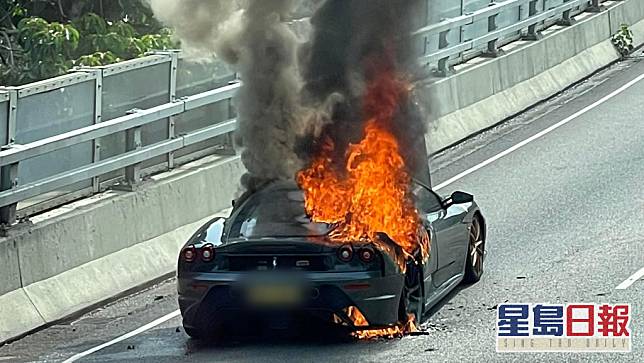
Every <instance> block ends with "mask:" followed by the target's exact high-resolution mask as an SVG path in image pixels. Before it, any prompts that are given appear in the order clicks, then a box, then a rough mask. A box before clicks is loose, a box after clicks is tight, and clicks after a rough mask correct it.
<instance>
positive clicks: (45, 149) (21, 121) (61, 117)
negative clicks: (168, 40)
mask: <svg viewBox="0 0 644 363" xmlns="http://www.w3.org/2000/svg"><path fill="white" fill-rule="evenodd" d="M179 62H180V59H179V53H178V52H159V53H156V54H154V55H151V56H148V57H145V58H142V59H137V60H133V61H128V62H122V63H118V64H115V65H111V66H106V67H98V68H82V69H78V70H75V71H74V72H71V73H70V74H67V75H64V76H61V77H56V78H53V79H49V80H45V81H42V82H37V83H33V84H29V85H25V86H21V87H8V88H4V89H2V90H0V139H2V138H4V139H5V140H4V141H5V145H6V146H4V147H2V151H0V168H1V175H2V178H1V179H0V223H2V224H5V225H10V224H13V223H15V221H16V219H17V218H21V217H26V216H28V215H29V214H33V213H35V212H39V211H42V210H46V209H49V208H52V207H55V206H57V205H60V204H63V203H65V202H67V201H69V200H73V199H78V198H80V197H84V196H88V195H91V194H93V193H97V192H99V191H101V190H104V189H105V188H107V187H110V186H112V185H114V184H116V183H119V184H120V187H123V188H128V189H133V188H135V187H136V186H137V185H138V184H139V183H140V181H141V180H142V178H143V177H144V176H145V175H147V174H152V173H154V172H158V171H162V170H169V169H172V168H174V167H175V156H176V155H175V153H177V152H178V151H181V152H182V154H183V155H182V161H185V162H187V161H190V160H194V159H196V158H199V157H202V156H204V155H207V154H212V153H214V152H217V151H219V152H221V151H223V152H224V153H226V154H230V151H229V150H230V149H231V148H232V145H231V144H232V137H231V133H232V132H233V131H234V130H235V129H236V120H235V118H234V110H233V108H232V103H231V98H232V97H233V95H234V94H235V92H236V90H237V89H238V88H239V84H238V83H236V82H234V74H232V73H230V74H227V75H226V76H225V77H221V79H218V80H217V81H218V83H219V84H221V83H223V84H227V85H225V86H223V87H218V88H215V89H212V88H213V87H212V86H211V85H209V84H206V85H199V83H200V82H201V81H200V79H201V78H207V77H205V76H204V74H192V75H191V74H187V75H186V74H183V73H182V74H181V77H179V78H181V80H183V81H182V83H183V86H184V87H183V88H182V89H179V88H178V87H177V78H178V68H179ZM184 73H185V72H184ZM188 73H189V72H188ZM190 77H192V78H193V79H192V80H188V81H190V82H192V83H190V82H188V81H186V80H185V79H184V78H190ZM195 79H196V81H195ZM141 81H143V82H141ZM141 83H145V84H143V85H141V86H140V87H139V86H138V85H139V84H141ZM202 83H203V82H202ZM211 83H217V82H215V81H213V82H211ZM155 84H156V86H155ZM195 85H196V86H195ZM137 87H139V88H140V89H135V90H131V88H137ZM186 87H187V88H190V89H187V90H185V88H186ZM203 88H206V89H208V88H210V90H206V91H204V92H196V91H195V89H198V90H201V89H203ZM182 91H183V92H182ZM180 93H187V94H188V95H186V96H181V94H180ZM148 105H150V106H151V107H148V108H139V106H143V107H145V106H148ZM212 107H216V108H217V109H214V110H213V108H212ZM39 108H41V109H39ZM213 111H214V112H213ZM195 112H196V113H197V114H196V115H193V116H192V117H189V115H191V113H195ZM213 113H216V114H218V117H214V116H213V115H212V114H213ZM116 115H119V116H116ZM187 115H188V117H187ZM2 118H5V120H2ZM104 118H109V119H107V120H106V121H104ZM182 118H187V120H184V119H182ZM190 118H192V119H190ZM196 118H198V119H205V122H203V121H200V120H196ZM2 121H4V122H2ZM3 124H4V125H3ZM2 126H5V128H3V127H2ZM178 127H180V128H182V129H184V130H187V131H182V130H177V128H178ZM48 134H49V135H48ZM221 137H223V139H222V138H221ZM214 139H218V140H217V142H214V141H213V140H214ZM25 140H26V142H25ZM19 203H20V205H19ZM19 212H21V213H19Z"/></svg>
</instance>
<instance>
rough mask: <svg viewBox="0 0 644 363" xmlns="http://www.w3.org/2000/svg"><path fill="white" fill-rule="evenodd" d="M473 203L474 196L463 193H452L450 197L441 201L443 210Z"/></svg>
mask: <svg viewBox="0 0 644 363" xmlns="http://www.w3.org/2000/svg"><path fill="white" fill-rule="evenodd" d="M472 202H474V196H473V195H472V194H468V193H465V192H454V193H452V196H450V197H449V198H447V199H446V200H445V201H443V205H444V206H445V208H449V207H451V206H452V205H454V204H465V203H472Z"/></svg>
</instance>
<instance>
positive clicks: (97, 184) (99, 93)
mask: <svg viewBox="0 0 644 363" xmlns="http://www.w3.org/2000/svg"><path fill="white" fill-rule="evenodd" d="M78 71H80V72H87V73H91V74H93V75H94V76H95V77H96V79H95V86H96V87H95V89H94V125H96V124H99V123H101V122H102V121H103V69H102V68H91V67H81V68H78ZM99 161H101V140H100V139H94V140H92V162H93V163H98V162H99ZM92 190H93V192H94V193H99V192H100V191H101V178H100V177H98V176H97V177H94V178H92Z"/></svg>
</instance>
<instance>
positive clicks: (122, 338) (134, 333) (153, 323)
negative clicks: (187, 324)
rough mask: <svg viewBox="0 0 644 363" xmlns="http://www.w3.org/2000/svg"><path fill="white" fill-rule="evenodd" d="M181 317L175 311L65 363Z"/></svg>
mask: <svg viewBox="0 0 644 363" xmlns="http://www.w3.org/2000/svg"><path fill="white" fill-rule="evenodd" d="M179 315H180V312H179V310H175V311H173V312H171V313H170V314H168V315H164V316H162V317H160V318H158V319H157V320H155V321H153V322H151V323H148V324H145V325H143V326H142V327H140V328H138V329H136V330H132V331H131V332H129V333H127V334H124V335H121V336H120V337H118V338H116V339H113V340H110V341H109V342H107V343H103V344H101V345H98V346H96V347H94V348H92V349H89V350H86V351H84V352H82V353H78V354H76V355H75V356H73V357H71V358H69V359H67V360H66V361H64V362H63V363H71V362H75V361H77V360H79V359H81V358H83V357H86V356H88V355H90V354H92V353H96V352H98V351H99V350H101V349H103V348H107V347H109V346H110V345H114V344H116V343H120V342H122V341H124V340H126V339H130V338H132V337H133V336H136V335H139V334H141V333H143V332H144V331H147V330H150V329H152V328H154V327H155V326H157V325H161V324H163V323H165V322H166V321H168V320H170V319H172V318H175V317H177V316H179Z"/></svg>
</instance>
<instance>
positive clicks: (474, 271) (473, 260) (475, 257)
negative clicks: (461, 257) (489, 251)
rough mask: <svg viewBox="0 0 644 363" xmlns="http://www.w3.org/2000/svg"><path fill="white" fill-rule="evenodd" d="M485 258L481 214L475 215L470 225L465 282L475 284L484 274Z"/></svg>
mask: <svg viewBox="0 0 644 363" xmlns="http://www.w3.org/2000/svg"><path fill="white" fill-rule="evenodd" d="M484 258H485V231H484V226H483V223H482V221H481V218H480V217H479V216H475V217H474V219H473V220H472V224H470V227H469V240H468V243H467V256H465V277H464V278H463V282H465V283H467V284H473V283H475V282H478V281H479V280H480V279H481V276H482V275H483V260H484Z"/></svg>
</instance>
